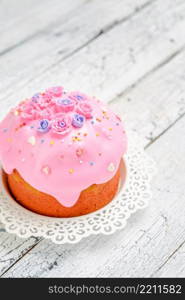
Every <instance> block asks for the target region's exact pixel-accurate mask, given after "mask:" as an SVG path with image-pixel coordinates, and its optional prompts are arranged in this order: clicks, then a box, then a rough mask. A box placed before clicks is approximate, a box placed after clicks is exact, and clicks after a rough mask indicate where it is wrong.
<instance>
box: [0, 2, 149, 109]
mask: <svg viewBox="0 0 185 300" xmlns="http://www.w3.org/2000/svg"><path fill="white" fill-rule="evenodd" d="M129 2H130V1H129V0H127V1H126V2H123V1H116V3H117V5H116V6H115V9H114V10H111V7H112V6H111V5H110V4H111V3H112V5H113V3H115V1H113V0H109V5H107V3H108V2H107V1H102V2H100V1H98V0H96V2H94V1H93V2H92V1H90V3H92V4H93V3H96V5H94V6H93V5H91V6H90V4H89V6H85V7H84V9H83V10H82V9H79V11H78V13H77V11H74V12H73V16H71V18H69V20H68V21H67V22H66V23H65V25H64V24H62V25H61V29H60V30H59V28H58V29H57V31H56V33H55V34H54V33H53V32H51V33H50V32H47V33H45V34H43V35H41V36H38V37H37V38H35V39H34V40H32V41H30V42H28V43H26V44H25V45H24V47H18V48H16V49H14V51H13V53H8V54H7V55H4V56H3V57H2V58H0V64H1V70H0V87H1V91H2V92H1V98H2V105H3V107H2V110H1V111H2V112H3V113H4V111H5V110H7V108H8V107H10V106H11V105H12V104H13V103H15V101H19V99H22V98H25V97H28V95H30V94H32V93H35V91H36V90H37V89H39V90H40V89H43V88H45V87H48V86H50V85H57V84H61V82H63V85H67V81H68V80H69V78H68V76H69V74H70V80H71V79H72V78H74V82H73V84H71V86H69V85H68V88H69V87H70V88H77V84H78V83H80V80H79V82H77V83H75V81H76V75H79V79H80V74H81V71H80V68H81V67H82V66H83V65H84V64H83V54H82V55H80V59H81V61H79V62H78V64H79V65H78V66H75V62H77V59H76V56H78V52H80V53H81V52H83V49H82V50H80V49H81V48H84V49H86V51H87V49H88V46H89V45H90V44H91V43H92V44H94V43H93V42H95V41H96V38H97V37H98V36H99V35H100V37H99V39H100V40H101V38H102V37H103V36H104V35H106V33H105V34H104V31H105V30H108V31H109V30H110V28H112V27H114V25H115V26H116V23H117V22H118V23H119V21H120V20H125V18H126V19H127V17H128V16H130V15H132V13H134V6H130V5H128V3H129ZM139 2H140V3H141V4H143V5H144V3H145V2H146V1H145V2H144V0H142V1H136V6H135V9H136V7H137V5H138V3H139ZM99 3H102V4H101V5H100V4H99ZM126 3H127V5H125V4H126ZM134 3H135V2H134ZM146 3H147V2H146ZM97 4H98V5H97ZM127 7H128V10H127ZM138 10H139V12H141V11H142V8H141V7H140V9H138ZM138 10H137V12H136V13H139V12H138ZM105 11H107V13H105ZM118 12H119V14H118ZM120 12H122V18H121V16H120ZM95 15H96V19H97V21H96V22H95V21H94V16H95ZM129 19H130V18H129V17H128V20H129ZM125 22H126V23H127V21H125ZM116 27H117V26H116ZM106 28H107V29H106ZM108 28H109V29H108ZM57 32H58V33H57ZM100 33H101V34H100ZM85 45H86V46H85ZM105 47H106V46H105ZM76 51H77V53H76ZM94 51H96V50H95V49H94ZM102 51H104V50H103V49H102ZM73 52H75V53H76V55H73V57H74V63H73V62H70V63H68V59H67V58H66V57H68V56H69V55H70V54H72V53H73ZM100 55H102V52H101V53H100ZM64 58H66V64H65V66H62V65H60V63H59V62H61V60H62V61H63V59H64ZM30 62H31V63H30ZM55 65H58V70H59V71H60V76H61V75H62V76H63V77H66V79H65V80H64V78H60V76H59V75H58V74H55V75H54V76H53V75H52V80H51V77H50V75H49V74H50V71H49V70H51V69H52V68H53V69H55ZM7 66H8V68H7ZM52 66H53V67H52ZM73 66H74V68H73ZM87 67H88V64H87ZM75 70H76V71H75ZM54 72H55V71H54ZM46 73H47V74H48V75H49V77H48V82H43V80H44V79H43V75H45V74H46ZM75 74H76V75H75ZM81 75H83V74H81ZM85 78H86V74H84V79H85ZM88 78H89V80H91V81H92V78H91V74H89V76H88ZM42 82H43V83H42ZM32 83H33V85H32ZM38 83H39V84H38ZM30 84H31V85H30ZM82 84H83V82H81V86H80V87H81V88H82V89H84V90H85V86H84V85H83V87H82ZM39 85H40V86H39ZM95 92H96V91H95ZM3 100H4V101H3ZM5 100H6V102H5ZM4 103H5V104H4Z"/></svg>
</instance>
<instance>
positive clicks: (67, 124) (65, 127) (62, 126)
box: [51, 114, 72, 135]
mask: <svg viewBox="0 0 185 300" xmlns="http://www.w3.org/2000/svg"><path fill="white" fill-rule="evenodd" d="M51 127H52V131H53V133H56V134H60V135H64V134H67V133H69V132H70V131H71V129H72V127H71V118H70V117H69V116H67V115H64V114H60V115H58V116H57V118H55V119H54V120H53V121H52V124H51Z"/></svg>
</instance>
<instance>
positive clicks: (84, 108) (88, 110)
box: [77, 102, 92, 119]
mask: <svg viewBox="0 0 185 300" xmlns="http://www.w3.org/2000/svg"><path fill="white" fill-rule="evenodd" d="M77 112H78V113H79V114H81V115H83V116H85V117H86V119H91V118H92V107H91V105H90V104H89V103H87V102H82V103H79V105H78V107H77Z"/></svg>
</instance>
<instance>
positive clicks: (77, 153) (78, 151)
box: [76, 148, 84, 157]
mask: <svg viewBox="0 0 185 300" xmlns="http://www.w3.org/2000/svg"><path fill="white" fill-rule="evenodd" d="M83 152H84V150H83V149H82V148H78V149H77V150H76V155H77V156H78V157H80V156H82V154H83Z"/></svg>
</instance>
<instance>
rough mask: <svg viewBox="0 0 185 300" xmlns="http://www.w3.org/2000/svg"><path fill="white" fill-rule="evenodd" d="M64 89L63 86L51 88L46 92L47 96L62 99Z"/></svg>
mask: <svg viewBox="0 0 185 300" xmlns="http://www.w3.org/2000/svg"><path fill="white" fill-rule="evenodd" d="M63 90H64V88H63V87H62V86H55V87H51V88H49V89H47V90H46V94H48V95H51V96H53V97H61V96H62V94H63Z"/></svg>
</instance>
